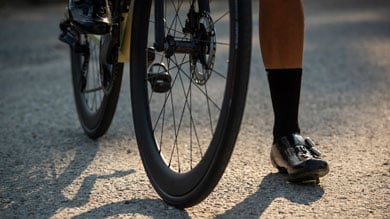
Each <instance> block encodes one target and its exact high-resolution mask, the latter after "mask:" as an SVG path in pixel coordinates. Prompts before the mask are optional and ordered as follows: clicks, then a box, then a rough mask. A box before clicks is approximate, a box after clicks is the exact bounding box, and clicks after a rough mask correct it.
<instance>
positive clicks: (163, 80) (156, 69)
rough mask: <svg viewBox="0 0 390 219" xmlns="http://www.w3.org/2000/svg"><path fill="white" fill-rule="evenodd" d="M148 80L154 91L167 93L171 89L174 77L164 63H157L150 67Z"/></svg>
mask: <svg viewBox="0 0 390 219" xmlns="http://www.w3.org/2000/svg"><path fill="white" fill-rule="evenodd" d="M148 81H149V83H150V85H151V87H152V90H153V91H154V92H157V93H165V92H168V91H169V90H170V89H171V82H172V78H171V75H170V74H169V72H168V69H167V67H165V65H164V64H163V63H155V64H152V65H151V66H150V67H149V72H148Z"/></svg>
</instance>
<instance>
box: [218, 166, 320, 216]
mask: <svg viewBox="0 0 390 219" xmlns="http://www.w3.org/2000/svg"><path fill="white" fill-rule="evenodd" d="M323 194H324V190H323V189H322V187H321V186H320V185H317V184H292V183H288V182H287V181H286V177H285V176H284V175H282V174H278V173H270V174H268V175H267V176H265V177H264V179H263V181H262V182H261V184H260V185H259V188H258V190H257V191H256V192H255V193H254V194H252V195H250V196H249V197H247V198H246V199H245V200H244V201H242V202H241V203H239V204H237V205H235V206H234V207H233V208H232V209H230V210H228V211H226V212H225V213H223V214H221V215H218V216H217V217H216V218H259V217H261V215H262V214H263V213H264V211H265V210H266V209H267V208H268V207H269V205H270V204H271V203H272V202H273V201H274V200H276V199H278V198H284V199H287V200H289V201H291V202H294V203H297V204H302V205H310V204H311V203H313V202H315V201H317V200H319V199H320V198H321V197H322V196H323Z"/></svg>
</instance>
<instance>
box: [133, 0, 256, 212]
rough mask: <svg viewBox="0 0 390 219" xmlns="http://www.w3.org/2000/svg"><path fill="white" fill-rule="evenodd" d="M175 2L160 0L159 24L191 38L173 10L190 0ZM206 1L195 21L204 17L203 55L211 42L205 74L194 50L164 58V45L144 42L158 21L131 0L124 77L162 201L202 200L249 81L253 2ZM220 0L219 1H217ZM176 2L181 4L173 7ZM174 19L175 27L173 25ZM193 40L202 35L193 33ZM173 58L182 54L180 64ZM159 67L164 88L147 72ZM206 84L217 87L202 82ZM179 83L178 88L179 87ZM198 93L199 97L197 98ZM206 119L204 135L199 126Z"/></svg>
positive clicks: (236, 125) (221, 162)
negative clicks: (161, 48) (162, 13)
mask: <svg viewBox="0 0 390 219" xmlns="http://www.w3.org/2000/svg"><path fill="white" fill-rule="evenodd" d="M172 2H173V3H172ZM180 2H183V1H175V2H174V1H165V3H164V4H165V8H164V10H165V12H166V13H165V16H164V21H165V27H168V28H166V30H165V31H166V33H167V36H168V35H169V32H171V34H172V35H174V37H175V38H178V39H184V40H185V39H187V40H188V39H191V38H194V37H196V36H195V35H196V33H194V34H189V35H191V36H188V34H187V36H186V35H185V34H181V33H183V32H184V30H183V25H184V24H185V20H183V19H184V18H181V17H179V16H184V17H185V16H189V15H187V14H189V13H188V10H189V8H184V6H186V7H187V6H188V5H190V4H191V3H189V4H187V3H182V4H180ZM205 2H206V5H207V7H209V8H210V9H209V11H206V12H207V13H206V12H204V13H203V12H202V13H200V12H199V13H198V15H199V16H200V17H201V18H200V19H199V20H197V21H198V22H199V23H201V22H204V23H202V24H201V25H199V26H202V25H203V27H205V28H199V31H204V30H205V29H206V33H205V32H203V34H205V35H207V36H209V38H206V39H207V40H208V41H207V42H206V46H205V47H207V49H205V54H206V53H207V55H204V54H203V55H204V56H206V57H205V58H206V59H207V60H212V57H211V58H210V56H212V55H213V54H211V53H212V52H210V51H211V50H213V47H215V48H214V50H215V51H213V52H215V54H214V55H215V60H214V62H213V63H211V64H210V65H208V66H212V67H213V70H212V71H211V75H208V76H204V75H206V74H207V73H210V72H207V71H208V70H209V69H207V68H206V67H205V65H206V64H208V63H206V64H204V63H201V61H200V59H201V58H199V60H197V58H198V57H197V55H196V54H195V53H193V54H173V55H172V56H170V57H169V58H167V50H164V51H162V52H156V51H155V50H153V48H151V47H150V46H151V45H153V42H154V41H153V36H154V35H153V31H154V25H153V24H155V23H156V22H155V21H153V18H154V17H153V15H150V14H152V12H153V10H151V9H152V4H151V0H142V1H141V0H140V1H138V0H136V1H135V5H134V19H133V27H132V28H133V29H132V33H133V34H132V39H131V58H130V73H131V74H130V84H131V98H132V109H133V119H134V128H135V133H136V138H137V142H138V147H139V151H140V155H141V158H142V162H143V165H144V168H145V171H146V173H147V175H148V177H149V180H150V182H151V184H152V185H153V187H154V189H155V190H156V192H157V193H158V194H159V195H160V197H162V199H163V200H164V201H166V202H167V203H168V204H171V205H174V206H176V207H179V208H185V207H190V206H193V205H196V204H198V203H199V202H201V201H202V200H204V199H205V198H206V197H207V196H208V195H209V194H210V192H212V190H213V189H214V188H215V186H216V185H217V183H218V182H219V180H220V178H221V177H222V174H223V172H224V170H225V168H226V166H227V164H228V162H229V159H230V157H231V154H232V151H233V149H234V145H235V142H236V138H237V135H238V132H239V129H240V125H241V119H242V115H243V112H244V107H245V99H246V94H247V86H248V81H249V70H250V56H251V36H252V23H251V21H252V20H251V19H252V14H251V1H248V0H229V1H210V2H209V1H208V0H207V1H205ZM176 3H177V4H176ZM223 4H225V7H221V5H223ZM199 5H200V3H198V7H200V6H199ZM170 6H173V11H174V13H172V11H171V8H168V7H170ZM181 7H183V8H181ZM181 9H183V11H179V10H181ZM221 9H223V11H221ZM175 10H176V11H175ZM199 11H201V10H199ZM226 12H228V13H229V14H228V15H227V14H226ZM172 14H173V18H172V20H176V21H173V22H172V23H170V22H171V21H172V20H171V19H170V18H168V17H169V16H170V15H172ZM189 20H190V19H189ZM188 23H191V22H188ZM179 24H180V25H179ZM224 25H226V26H227V30H229V31H227V33H222V31H224V30H226V29H224ZM178 26H180V27H179V28H178V30H172V29H174V28H176V27H178ZM226 26H225V27H226ZM187 29H188V28H187ZM149 31H150V32H149ZM186 31H188V30H186ZM214 31H215V32H216V33H215V39H213V37H214V36H213V34H214ZM218 31H221V33H219V32H218ZM218 34H220V35H221V36H220V37H221V38H218ZM226 35H227V36H228V39H227V40H225V38H226ZM149 37H150V38H151V39H149ZM148 39H149V40H148ZM218 39H221V41H218ZM198 43H202V42H201V41H200V40H199V41H198ZM202 48H203V47H202ZM150 50H151V51H150ZM202 51H203V50H202ZM219 51H220V52H219ZM151 57H158V58H157V59H158V60H157V61H156V58H154V59H153V60H151V59H152V58H151ZM224 58H226V59H224ZM178 60H182V61H180V63H178ZM194 60H195V61H194ZM203 60H204V59H203ZM226 60H227V63H226V62H225V61H226ZM217 61H218V63H217ZM172 63H173V64H172ZM189 63H193V64H189ZM187 64H188V65H192V67H191V66H190V67H189V69H190V70H189V71H190V72H187V69H188V68H187V67H186V68H184V66H185V65H187ZM194 65H195V66H197V67H194ZM164 66H165V67H164ZM152 67H153V68H154V67H156V68H157V69H158V71H157V73H153V72H154V71H153V69H152ZM198 67H199V68H204V69H202V72H198ZM219 68H221V69H222V70H220V69H219ZM163 71H164V73H163V75H160V76H161V78H159V80H162V81H164V80H165V81H164V83H165V82H166V83H168V82H169V83H170V86H169V90H165V89H164V85H162V87H163V88H162V89H156V88H155V87H157V86H158V85H156V84H155V83H154V82H155V81H154V82H153V83H152V82H151V79H150V78H152V76H153V77H154V76H155V75H156V74H160V73H158V72H163ZM152 74H154V75H152ZM161 74H162V73H161ZM197 74H198V75H197ZM164 75H165V76H164ZM166 75H169V76H166ZM164 77H168V78H169V77H170V78H171V79H170V80H168V79H164ZM199 77H200V78H199ZM202 77H205V78H202ZM202 79H204V80H203V81H202ZM221 81H222V82H223V84H222V85H221V83H222V82H221ZM207 86H209V87H210V88H211V86H215V87H216V88H215V89H207ZM180 90H183V94H177V91H180ZM187 90H188V91H187ZM202 94H203V95H204V96H203V97H202ZM205 94H207V95H205ZM176 95H178V96H176ZM198 95H199V98H200V99H196V98H198ZM158 97H160V98H158ZM176 97H178V98H176ZM173 99H175V100H173ZM183 99H184V100H183ZM157 104H161V105H160V107H156V105H157ZM214 105H217V106H218V107H217V106H214ZM177 106H179V107H177ZM214 108H216V109H214ZM177 109H180V110H177ZM202 110H203V111H202ZM186 111H188V112H187V113H186ZM177 112H179V113H177ZM205 112H206V114H204V113H205ZM177 114H180V115H177ZM187 114H189V115H187ZM211 114H212V115H211ZM198 117H200V118H198ZM202 117H207V118H203V119H202ZM201 119H202V121H199V120H201ZM186 121H187V122H186ZM206 126H207V127H208V129H209V130H207V132H209V134H208V133H206V131H204V128H205V127H206ZM210 131H211V132H210ZM182 133H184V134H185V136H183V135H182ZM166 142H168V143H166ZM194 142H195V143H194ZM166 145H167V146H168V147H166ZM179 147H180V148H179ZM167 155H168V156H167ZM181 156H182V157H181ZM167 158H168V159H167ZM175 160H176V161H178V162H176V161H175ZM180 160H182V161H187V162H188V163H189V164H188V163H181V161H180ZM174 161H175V163H174Z"/></svg>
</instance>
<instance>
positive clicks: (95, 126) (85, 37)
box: [69, 27, 123, 139]
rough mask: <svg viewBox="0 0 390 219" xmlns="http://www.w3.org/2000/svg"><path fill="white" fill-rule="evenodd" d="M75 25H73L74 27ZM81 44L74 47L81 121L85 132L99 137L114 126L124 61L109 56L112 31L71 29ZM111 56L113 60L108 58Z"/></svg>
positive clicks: (73, 62)
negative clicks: (85, 32)
mask: <svg viewBox="0 0 390 219" xmlns="http://www.w3.org/2000/svg"><path fill="white" fill-rule="evenodd" d="M70 28H72V27H70ZM69 33H72V35H73V37H74V38H75V40H76V42H77V44H76V46H73V47H71V64H72V65H71V66H72V82H73V91H74V98H75V103H76V109H77V114H78V117H79V121H80V124H81V126H82V128H83V130H84V132H85V134H86V135H87V136H88V137H90V138H92V139H96V138H99V137H101V136H102V135H104V134H105V133H106V132H107V130H108V128H109V127H110V124H111V121H112V118H113V116H114V113H115V109H116V105H117V102H118V96H119V92H120V86H121V82H122V73H123V64H121V63H117V62H116V61H117V60H115V58H113V57H110V58H109V57H107V55H106V53H107V50H105V49H104V48H107V47H108V46H109V45H110V41H111V40H112V39H111V36H110V34H107V35H104V36H99V35H91V34H81V33H79V32H78V31H77V30H76V29H73V28H72V30H69ZM109 59H111V60H112V61H110V63H109V62H108V61H107V60H109Z"/></svg>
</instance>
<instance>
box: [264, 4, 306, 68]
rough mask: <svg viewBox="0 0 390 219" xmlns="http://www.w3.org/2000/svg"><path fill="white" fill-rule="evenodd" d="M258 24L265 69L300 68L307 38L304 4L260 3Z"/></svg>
mask: <svg viewBox="0 0 390 219" xmlns="http://www.w3.org/2000/svg"><path fill="white" fill-rule="evenodd" d="M259 25H260V28H259V30H260V43H261V52H262V56H263V62H264V65H265V68H266V69H281V68H301V67H302V57H303V38H304V16H303V7H302V4H301V1H300V0H260V18H259Z"/></svg>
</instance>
